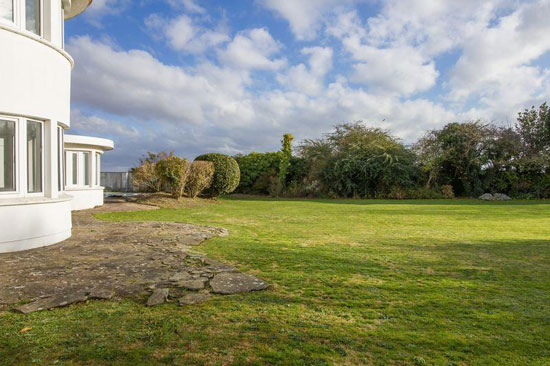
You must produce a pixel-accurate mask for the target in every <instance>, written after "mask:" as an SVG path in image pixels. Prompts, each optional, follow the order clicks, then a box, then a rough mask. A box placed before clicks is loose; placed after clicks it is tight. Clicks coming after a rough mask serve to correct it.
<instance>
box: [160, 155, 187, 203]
mask: <svg viewBox="0 0 550 366" xmlns="http://www.w3.org/2000/svg"><path fill="white" fill-rule="evenodd" d="M189 165H190V164H189V162H188V161H187V160H186V159H182V158H180V157H178V156H173V155H170V156H167V157H165V158H163V159H161V160H159V161H158V162H157V163H156V164H155V174H156V175H157V177H158V179H159V180H160V182H161V183H162V185H163V187H164V189H165V190H166V191H167V192H169V193H171V194H172V196H173V197H174V198H179V197H181V196H182V195H183V191H184V189H185V183H186V182H187V176H188V174H189Z"/></svg>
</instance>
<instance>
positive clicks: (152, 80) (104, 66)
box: [68, 37, 247, 124]
mask: <svg viewBox="0 0 550 366" xmlns="http://www.w3.org/2000/svg"><path fill="white" fill-rule="evenodd" d="M68 49H69V51H70V52H71V54H72V55H73V56H74V58H75V59H76V60H78V62H77V63H76V67H75V70H74V76H73V91H74V93H73V98H74V100H75V101H76V102H80V101H83V102H85V103H88V104H91V105H95V106H97V107H100V108H101V109H102V110H104V111H107V112H110V113H114V114H119V115H123V116H141V118H144V119H152V120H165V121H171V122H174V123H178V122H181V123H191V124H203V123H206V122H205V121H208V120H209V118H208V116H211V117H214V116H218V115H223V113H224V108H226V106H227V105H228V101H231V102H235V98H240V97H241V96H242V90H243V84H244V82H245V81H246V79H247V76H246V75H245V74H239V73H235V72H233V71H230V70H224V69H219V68H217V67H214V66H211V65H208V64H205V65H203V66H202V74H196V73H194V72H192V70H191V71H185V70H183V69H182V68H179V67H176V66H168V65H165V64H163V63H161V62H160V61H159V60H157V59H155V58H154V57H153V56H152V55H151V54H149V53H147V52H145V51H140V50H130V51H119V50H115V49H113V48H112V47H111V46H110V45H108V44H105V43H102V42H95V41H92V40H91V39H90V38H88V37H78V38H73V39H72V40H71V41H70V42H69V44H68ZM237 101H239V99H237ZM237 103H240V104H242V105H246V101H239V102H237ZM229 104H230V103H229ZM242 109H244V108H241V110H242ZM220 123H221V121H220Z"/></svg>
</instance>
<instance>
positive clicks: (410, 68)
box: [66, 0, 550, 170]
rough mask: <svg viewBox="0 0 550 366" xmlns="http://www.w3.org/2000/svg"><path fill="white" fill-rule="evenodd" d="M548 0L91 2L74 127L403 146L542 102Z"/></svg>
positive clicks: (137, 140)
mask: <svg viewBox="0 0 550 366" xmlns="http://www.w3.org/2000/svg"><path fill="white" fill-rule="evenodd" d="M549 17H550V0H538V1H511V0H486V1H483V2H480V1H478V0H461V1H456V0H387V1H378V0H299V1H297V0H235V1H220V0H141V1H131V0H94V2H93V3H92V5H91V7H90V8H89V9H88V10H87V11H86V12H85V13H84V14H83V15H81V16H79V17H77V18H75V19H73V20H70V21H68V22H67V23H66V48H67V50H68V51H69V53H71V55H72V56H73V57H74V58H75V62H76V67H75V69H74V71H73V85H72V124H73V126H72V128H71V131H70V133H78V134H87V135H95V136H102V137H109V138H112V139H114V140H115V143H116V149H115V151H113V152H110V153H108V154H106V155H105V159H104V170H125V169H127V168H129V167H132V166H134V165H135V164H136V163H137V161H138V159H139V157H140V156H141V155H143V154H144V153H146V152H147V151H155V152H156V151H168V150H172V151H174V152H176V153H177V154H179V155H181V156H184V157H187V158H190V159H192V158H194V157H195V156H196V155H198V154H201V153H205V152H222V153H227V154H237V153H248V152H251V151H272V150H276V149H278V148H279V141H280V139H281V136H282V134H284V133H292V134H294V135H295V137H296V139H297V140H298V141H299V140H301V139H304V138H315V137H319V136H321V135H322V134H323V133H326V132H329V131H330V130H331V128H332V126H334V125H335V124H337V123H341V122H351V121H357V120H362V121H364V123H366V124H368V125H369V126H373V127H381V128H385V129H389V130H390V131H391V132H392V133H394V134H395V135H397V136H399V137H400V138H402V139H403V140H404V141H405V142H406V143H411V142H413V141H415V139H417V138H418V137H419V136H421V135H422V134H423V133H424V132H425V131H426V130H429V129H433V128H438V127H440V126H442V125H444V124H445V123H448V122H451V121H466V120H472V119H476V120H477V119H483V120H486V121H492V122H495V123H499V124H503V125H509V124H513V123H514V121H515V116H516V115H517V112H518V111H520V110H522V109H524V108H527V107H530V106H531V105H538V104H541V103H542V102H544V101H550V37H548V34H550V22H548V18H549Z"/></svg>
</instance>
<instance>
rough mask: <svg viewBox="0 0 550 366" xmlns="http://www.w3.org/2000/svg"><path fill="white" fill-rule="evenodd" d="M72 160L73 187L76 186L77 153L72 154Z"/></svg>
mask: <svg viewBox="0 0 550 366" xmlns="http://www.w3.org/2000/svg"><path fill="white" fill-rule="evenodd" d="M71 155H72V158H73V164H72V168H73V186H76V185H78V153H72V154H71Z"/></svg>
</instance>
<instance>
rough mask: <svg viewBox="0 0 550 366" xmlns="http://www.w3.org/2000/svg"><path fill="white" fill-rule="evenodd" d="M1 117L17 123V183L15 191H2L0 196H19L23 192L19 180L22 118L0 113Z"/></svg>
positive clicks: (15, 171) (15, 146)
mask: <svg viewBox="0 0 550 366" xmlns="http://www.w3.org/2000/svg"><path fill="white" fill-rule="evenodd" d="M0 119H1V120H2V121H8V122H14V123H15V138H14V147H13V151H14V155H15V156H14V159H13V163H14V165H15V166H14V172H13V174H14V177H13V178H14V179H13V180H14V182H13V183H14V184H15V190H13V191H0V196H2V197H4V198H5V197H6V196H13V197H15V196H19V195H20V194H21V184H20V181H19V176H20V175H19V169H20V159H21V156H20V155H21V151H20V149H19V144H20V142H21V141H20V134H19V129H20V126H19V121H20V119H19V118H14V117H8V116H3V115H0Z"/></svg>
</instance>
